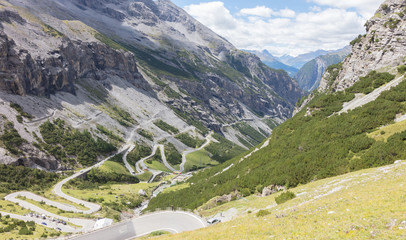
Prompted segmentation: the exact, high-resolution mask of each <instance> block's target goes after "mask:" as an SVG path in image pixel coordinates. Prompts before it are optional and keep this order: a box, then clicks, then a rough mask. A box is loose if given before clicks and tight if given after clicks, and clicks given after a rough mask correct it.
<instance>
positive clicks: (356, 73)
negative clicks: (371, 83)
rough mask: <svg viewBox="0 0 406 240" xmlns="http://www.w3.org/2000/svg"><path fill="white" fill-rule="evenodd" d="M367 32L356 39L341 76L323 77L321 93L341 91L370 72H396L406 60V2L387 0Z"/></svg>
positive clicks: (373, 18)
mask: <svg viewBox="0 0 406 240" xmlns="http://www.w3.org/2000/svg"><path fill="white" fill-rule="evenodd" d="M365 27H366V30H367V33H366V34H365V35H363V36H359V37H358V38H357V39H355V40H354V41H352V45H353V47H352V53H351V55H350V56H349V57H347V58H346V59H345V61H344V63H343V65H342V69H341V70H340V72H339V74H338V77H337V78H335V79H333V81H330V80H329V77H330V76H329V75H325V76H323V79H322V80H321V83H320V87H319V88H318V90H319V92H324V91H327V90H333V91H341V90H344V89H345V88H347V87H350V86H352V85H353V84H354V83H355V82H356V81H358V79H359V77H362V76H365V75H367V74H368V73H369V72H370V71H372V70H376V71H393V72H396V71H395V70H394V69H395V68H396V66H398V65H401V64H405V62H406V58H405V56H406V2H405V1H404V0H387V1H385V2H384V3H383V4H382V5H381V6H380V8H379V9H378V10H377V12H376V13H375V16H374V17H372V18H371V19H370V20H369V21H368V22H367V23H366V24H365Z"/></svg>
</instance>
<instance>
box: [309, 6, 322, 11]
mask: <svg viewBox="0 0 406 240" xmlns="http://www.w3.org/2000/svg"><path fill="white" fill-rule="evenodd" d="M310 11H313V12H320V11H321V7H319V6H311V7H310Z"/></svg>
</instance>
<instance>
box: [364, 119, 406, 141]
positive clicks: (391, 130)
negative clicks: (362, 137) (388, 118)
mask: <svg viewBox="0 0 406 240" xmlns="http://www.w3.org/2000/svg"><path fill="white" fill-rule="evenodd" d="M405 130H406V120H404V121H401V122H397V123H393V124H389V125H387V126H383V127H381V128H379V129H378V130H376V131H374V132H372V133H369V134H368V137H371V138H373V139H375V140H376V141H385V142H386V141H387V140H388V138H389V137H390V136H392V135H394V134H395V133H400V132H402V131H405Z"/></svg>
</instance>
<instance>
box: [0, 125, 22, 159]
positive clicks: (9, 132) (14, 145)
mask: <svg viewBox="0 0 406 240" xmlns="http://www.w3.org/2000/svg"><path fill="white" fill-rule="evenodd" d="M0 140H1V141H2V142H3V143H4V145H5V146H6V149H7V150H9V151H10V152H11V153H12V154H15V155H18V154H20V153H21V151H20V150H19V149H18V148H19V147H20V146H21V144H23V143H24V142H25V141H26V140H25V139H23V138H21V136H20V134H19V133H18V132H17V130H16V129H15V128H14V124H13V123H12V122H7V123H6V124H5V125H4V132H3V135H1V136H0Z"/></svg>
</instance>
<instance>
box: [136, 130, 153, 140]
mask: <svg viewBox="0 0 406 240" xmlns="http://www.w3.org/2000/svg"><path fill="white" fill-rule="evenodd" d="M137 133H138V134H139V135H141V136H143V137H145V138H146V139H148V140H150V141H153V140H154V135H153V134H152V133H151V132H149V131H147V130H145V129H142V128H140V129H137Z"/></svg>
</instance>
